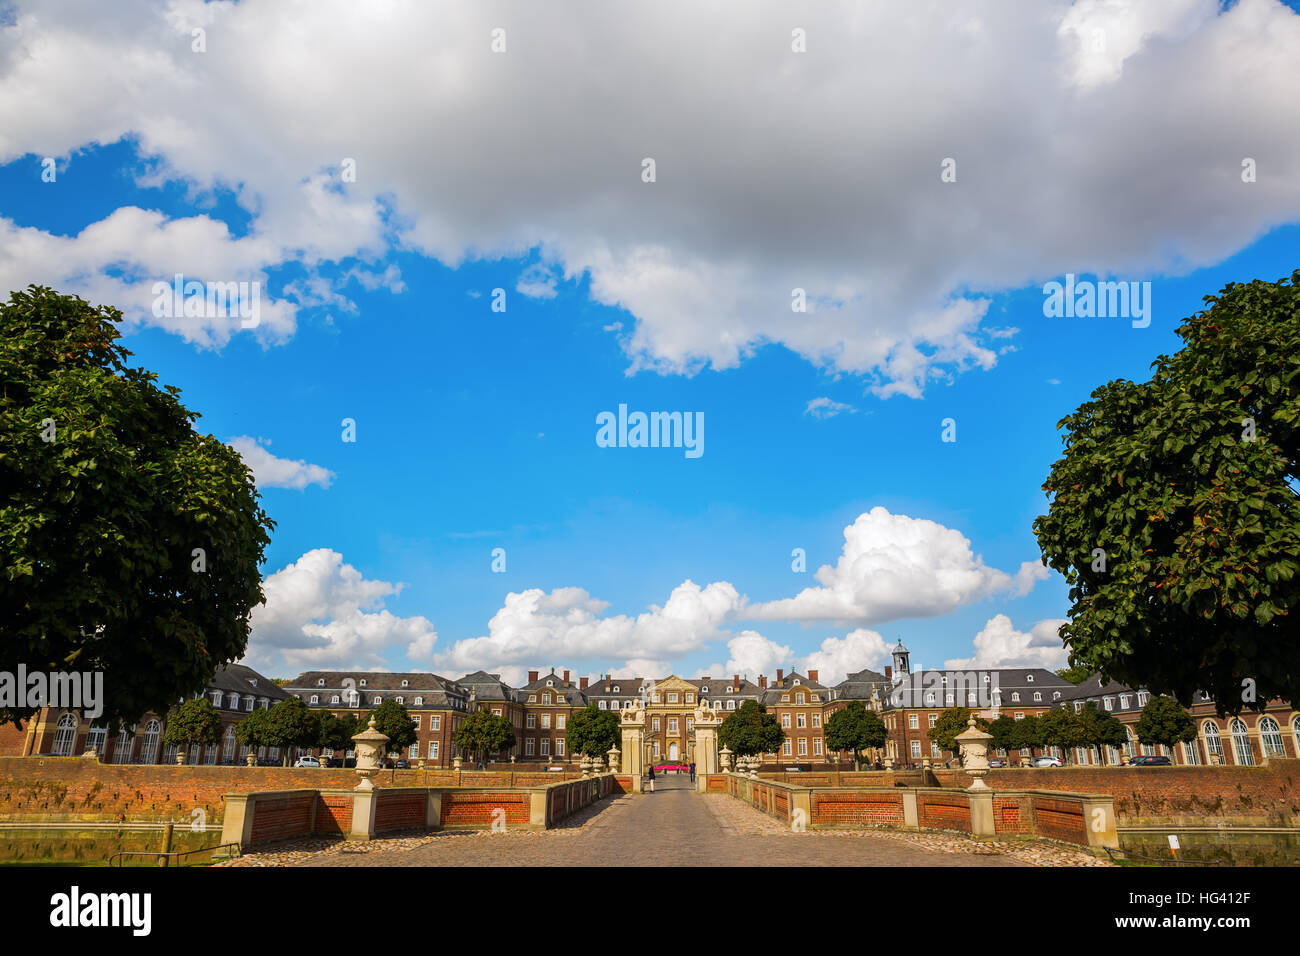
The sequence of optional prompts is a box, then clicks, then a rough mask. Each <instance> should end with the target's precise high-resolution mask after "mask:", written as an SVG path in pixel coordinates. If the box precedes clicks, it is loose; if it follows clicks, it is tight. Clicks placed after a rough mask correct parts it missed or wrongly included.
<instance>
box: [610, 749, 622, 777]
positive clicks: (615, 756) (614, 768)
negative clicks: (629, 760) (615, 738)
mask: <svg viewBox="0 0 1300 956" xmlns="http://www.w3.org/2000/svg"><path fill="white" fill-rule="evenodd" d="M622 756H623V754H622V751H620V750H619V749H618V746H617V745H615V746H613V747H610V748H609V772H610V773H618V770H619V767H620V766H621V764H620V762H619V760H620V758H621V757H622Z"/></svg>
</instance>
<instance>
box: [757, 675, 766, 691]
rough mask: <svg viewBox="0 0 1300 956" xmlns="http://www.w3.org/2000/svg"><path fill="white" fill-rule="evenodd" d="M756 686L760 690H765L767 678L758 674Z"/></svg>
mask: <svg viewBox="0 0 1300 956" xmlns="http://www.w3.org/2000/svg"><path fill="white" fill-rule="evenodd" d="M758 686H759V689H760V690H767V678H766V677H764V676H763V675H762V674H759V675H758Z"/></svg>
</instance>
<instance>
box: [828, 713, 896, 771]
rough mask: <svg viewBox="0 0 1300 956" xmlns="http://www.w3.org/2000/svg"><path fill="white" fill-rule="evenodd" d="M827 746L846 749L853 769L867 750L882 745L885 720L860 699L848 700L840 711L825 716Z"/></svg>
mask: <svg viewBox="0 0 1300 956" xmlns="http://www.w3.org/2000/svg"><path fill="white" fill-rule="evenodd" d="M825 735H826V746H827V748H829V749H830V750H833V751H839V750H847V751H849V753H851V754H853V769H854V770H857V769H858V765H859V761H860V759H861V757H862V756H863V754H865V752H866V751H868V750H870V749H872V748H873V747H883V746H884V745H885V722H884V721H883V720H881V719H880V715H879V714H877V713H876V712H875V711H874V710H868V709H867V708H866V706H865V705H864V704H863V703H862V701H860V700H851V701H849V703H848V706H847V707H845V708H844V709H843V710H837V711H836V712H835V713H833V714H831V715H830V716H829V717H828V718H826V728H825Z"/></svg>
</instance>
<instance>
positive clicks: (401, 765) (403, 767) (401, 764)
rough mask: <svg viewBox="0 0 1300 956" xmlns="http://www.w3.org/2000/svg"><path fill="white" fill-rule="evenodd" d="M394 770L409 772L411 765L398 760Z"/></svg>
mask: <svg viewBox="0 0 1300 956" xmlns="http://www.w3.org/2000/svg"><path fill="white" fill-rule="evenodd" d="M396 769H398V770H410V769H411V765H410V764H409V763H407V762H406V761H405V760H399V761H397V767H396Z"/></svg>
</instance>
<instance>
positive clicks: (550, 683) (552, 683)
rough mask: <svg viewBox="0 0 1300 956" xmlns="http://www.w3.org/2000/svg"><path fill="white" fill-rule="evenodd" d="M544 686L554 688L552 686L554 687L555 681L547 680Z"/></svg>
mask: <svg viewBox="0 0 1300 956" xmlns="http://www.w3.org/2000/svg"><path fill="white" fill-rule="evenodd" d="M546 686H547V687H554V686H555V681H553V680H548V681H547V682H546Z"/></svg>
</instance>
